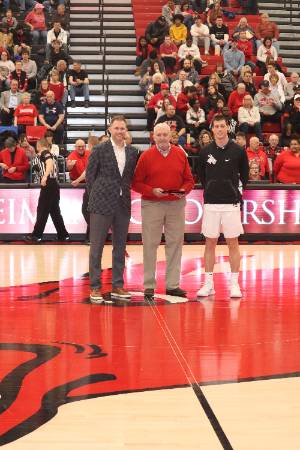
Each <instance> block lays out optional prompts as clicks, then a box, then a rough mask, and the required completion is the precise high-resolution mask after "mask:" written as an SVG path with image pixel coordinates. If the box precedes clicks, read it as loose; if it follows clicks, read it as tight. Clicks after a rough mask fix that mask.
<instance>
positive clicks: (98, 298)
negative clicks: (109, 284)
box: [90, 289, 104, 305]
mask: <svg viewBox="0 0 300 450" xmlns="http://www.w3.org/2000/svg"><path fill="white" fill-rule="evenodd" d="M90 302H91V303H94V304H95V305H100V304H101V303H103V302H104V298H103V295H102V292H101V289H91V291H90Z"/></svg>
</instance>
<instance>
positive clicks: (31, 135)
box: [26, 125, 47, 143]
mask: <svg viewBox="0 0 300 450" xmlns="http://www.w3.org/2000/svg"><path fill="white" fill-rule="evenodd" d="M46 131H47V127H44V126H43V125H36V126H31V125H28V126H27V127H26V138H27V140H28V142H30V143H34V142H36V141H38V140H39V139H42V138H43V137H44V136H45V133H46Z"/></svg>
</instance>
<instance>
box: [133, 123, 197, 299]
mask: <svg viewBox="0 0 300 450" xmlns="http://www.w3.org/2000/svg"><path fill="white" fill-rule="evenodd" d="M170 139H171V130H170V127H169V126H168V125H167V124H166V123H161V124H158V125H156V126H155V127H154V141H155V145H153V146H152V147H150V148H149V149H148V150H146V151H145V152H144V153H143V154H142V156H141V157H140V159H139V161H138V164H137V167H136V171H135V175H134V178H133V184H132V188H133V190H135V191H136V192H139V193H140V194H142V236H143V259H144V289H145V292H144V293H145V297H146V298H149V297H153V295H154V289H155V285H156V280H155V269H156V259H157V248H158V246H159V244H160V241H161V235H162V232H163V230H164V234H165V239H166V247H165V251H166V264H167V268H166V293H167V294H168V295H174V296H179V297H184V296H185V294H186V292H185V291H183V290H182V289H181V288H180V287H179V279H180V266H181V255H182V245H183V237H184V225H185V213H184V211H185V203H186V200H185V196H186V195H187V194H188V193H189V192H190V191H191V190H192V189H193V187H194V180H193V176H192V173H191V170H190V166H189V163H188V160H187V157H186V154H185V153H184V152H183V150H182V149H181V148H179V147H177V146H175V145H172V144H170Z"/></svg>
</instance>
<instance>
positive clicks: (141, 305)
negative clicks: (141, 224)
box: [0, 247, 300, 445]
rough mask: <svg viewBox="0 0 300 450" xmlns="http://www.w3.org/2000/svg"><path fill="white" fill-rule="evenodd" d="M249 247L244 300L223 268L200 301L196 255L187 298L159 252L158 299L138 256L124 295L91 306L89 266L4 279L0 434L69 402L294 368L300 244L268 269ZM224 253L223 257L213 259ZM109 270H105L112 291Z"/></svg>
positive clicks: (299, 360)
mask: <svg viewBox="0 0 300 450" xmlns="http://www.w3.org/2000/svg"><path fill="white" fill-rule="evenodd" d="M249 250H251V247H250V249H249ZM248 253H249V254H248V255H244V256H243V260H242V266H243V270H242V273H241V278H240V284H241V288H242V290H243V294H244V296H243V298H242V299H241V300H236V299H235V300H230V298H229V293H228V287H227V285H228V277H227V274H226V273H224V272H220V273H216V274H215V288H216V295H215V296H214V297H209V298H207V299H203V300H201V301H198V300H197V299H196V291H197V289H198V288H199V285H200V282H201V268H202V266H203V261H202V259H201V258H185V259H184V262H183V265H182V284H181V285H182V287H183V288H185V289H187V291H188V299H183V298H178V297H177V298H175V297H170V296H166V295H164V271H165V263H164V262H159V264H158V269H157V278H158V286H157V292H156V296H155V300H154V302H153V303H149V302H145V301H144V298H143V295H142V292H141V286H142V265H141V264H134V263H133V262H131V261H129V262H128V264H127V270H126V283H127V286H128V287H129V289H130V290H131V291H133V292H134V295H133V299H132V302H131V303H130V304H128V305H124V304H115V303H111V302H109V301H108V302H107V303H106V304H103V305H91V304H89V302H88V296H89V280H88V277H87V276H86V275H83V276H82V277H81V278H80V279H73V278H69V279H65V280H63V281H49V282H43V283H36V284H29V285H22V286H15V287H3V288H1V290H0V295H1V303H0V308H1V331H0V356H1V365H0V379H1V381H0V392H1V410H0V413H1V415H0V417H1V420H0V443H1V444H2V445H3V444H6V443H9V442H11V441H14V440H15V439H18V438H20V437H22V436H25V435H26V434H28V433H29V432H31V431H34V430H36V429H37V428H39V427H40V426H41V425H43V424H44V423H46V422H47V421H49V420H51V419H52V418H53V417H54V416H55V415H56V413H57V408H58V407H59V406H61V405H63V404H64V403H69V402H74V401H78V400H82V399H88V398H94V397H100V396H108V395H114V394H118V393H119V394H120V393H124V392H136V391H145V390H156V389H167V388H172V387H180V386H182V387H183V386H189V385H192V386H198V385H199V386H201V385H206V384H215V383H220V384H222V383H237V382H243V381H250V380H257V379H269V378H284V377H289V376H292V375H294V376H299V374H300V353H299V330H300V301H299V300H300V288H299V258H298V257H299V254H298V253H297V252H295V255H294V261H293V263H292V264H291V266H292V267H283V266H282V267H280V266H279V267H277V268H274V267H272V264H271V263H270V266H269V267H265V268H264V269H263V270H262V269H257V268H256V262H255V257H254V256H252V255H251V252H248ZM226 259H227V257H226V256H219V257H218V260H217V261H216V263H217V265H218V264H226ZM279 259H280V256H279ZM246 266H247V268H246ZM110 279H111V271H110V270H109V269H106V270H105V271H104V273H103V280H104V287H105V289H104V290H105V291H107V292H108V291H109V289H110Z"/></svg>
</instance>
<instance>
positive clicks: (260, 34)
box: [255, 13, 279, 53]
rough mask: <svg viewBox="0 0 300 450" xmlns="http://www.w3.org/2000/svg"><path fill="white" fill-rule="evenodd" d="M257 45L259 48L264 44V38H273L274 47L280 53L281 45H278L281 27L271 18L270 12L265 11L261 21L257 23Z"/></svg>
mask: <svg viewBox="0 0 300 450" xmlns="http://www.w3.org/2000/svg"><path fill="white" fill-rule="evenodd" d="M255 34H256V38H257V41H256V46H257V48H259V47H260V45H261V44H262V40H263V39H264V38H266V37H268V38H271V39H272V42H273V45H274V47H275V48H276V50H277V52H278V53H279V45H278V38H279V29H278V26H277V24H276V23H275V22H271V21H270V18H269V14H268V13H263V14H261V16H260V23H259V24H258V25H257V27H256V30H255Z"/></svg>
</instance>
